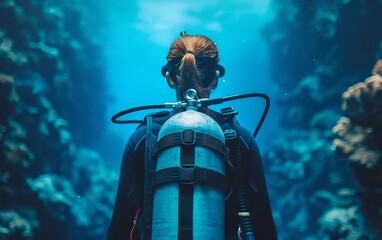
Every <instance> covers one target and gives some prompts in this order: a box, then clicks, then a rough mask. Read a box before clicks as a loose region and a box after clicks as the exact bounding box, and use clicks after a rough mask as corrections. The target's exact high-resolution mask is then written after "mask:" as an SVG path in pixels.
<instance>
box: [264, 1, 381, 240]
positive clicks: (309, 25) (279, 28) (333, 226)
mask: <svg viewBox="0 0 382 240" xmlns="http://www.w3.org/2000/svg"><path fill="white" fill-rule="evenodd" d="M273 7H274V10H275V11H274V13H275V15H274V16H275V17H274V19H273V20H271V21H270V22H269V23H268V24H267V25H266V26H265V27H264V29H263V33H264V37H265V39H266V40H267V43H268V45H269V50H270V54H271V56H272V60H271V62H270V64H271V66H273V68H274V69H277V71H272V74H273V75H272V80H273V82H275V83H276V84H277V85H278V87H279V89H280V95H283V97H282V98H281V99H279V105H280V108H281V110H280V112H281V116H282V118H281V126H282V127H283V128H284V129H285V132H284V136H283V137H282V138H281V139H279V140H277V141H275V143H274V145H273V146H272V150H270V151H268V152H266V153H265V154H264V162H265V164H266V167H267V168H266V169H268V171H267V172H266V174H267V176H268V185H269V188H270V198H271V200H272V207H273V209H274V212H275V215H276V224H277V226H278V230H279V236H280V238H281V239H380V238H381V236H382V233H381V229H382V226H381V222H382V216H381V212H382V211H381V209H382V206H381V203H382V199H381V197H380V195H381V186H382V184H381V179H380V178H381V177H380V176H382V174H381V170H380V169H381V160H380V158H381V154H382V148H381V145H380V143H381V142H382V141H381V140H382V139H381V136H382V134H381V132H380V131H381V130H380V129H381V125H380V124H381V122H382V121H381V112H382V111H381V102H382V100H381V90H380V88H381V84H380V81H379V80H377V79H379V78H380V73H381V68H380V66H381V61H379V62H378V63H377V64H376V65H375V67H374V69H373V74H374V75H373V76H372V77H370V78H369V79H368V80H366V81H365V82H363V83H358V82H359V81H360V79H364V76H367V75H368V72H369V71H370V66H372V65H373V64H374V63H375V62H376V61H377V59H379V58H381V56H382V32H381V31H377V30H376V29H378V28H379V27H378V25H380V22H382V15H381V14H379V12H380V11H382V2H381V1H342V0H335V1H331V2H328V1H323V0H319V1H315V2H304V1H292V2H291V1H289V2H285V1H279V0H276V1H273ZM349 23H352V24H349ZM349 39H352V41H349ZM356 83H358V84H357V85H355V86H354V87H352V88H350V89H349V90H348V91H347V92H346V93H344V92H345V91H346V89H347V88H349V86H351V85H353V84H356ZM343 93H344V94H343ZM341 95H343V97H344V104H343V105H342V107H343V108H344V117H341V118H340V116H341V104H340V103H341V99H340V98H341ZM338 119H340V121H338ZM337 121H338V124H337V126H336V127H335V128H334V129H335V131H336V134H337V135H336V136H334V135H333V132H332V129H333V126H334V125H335V124H336V122H337ZM333 142H334V143H335V151H333V150H334V148H332V143H333ZM336 152H337V153H340V154H339V155H337V154H335V153H336ZM348 160H350V163H351V164H349V161H348ZM344 189H346V191H345V190H344ZM280 195H281V197H280Z"/></svg>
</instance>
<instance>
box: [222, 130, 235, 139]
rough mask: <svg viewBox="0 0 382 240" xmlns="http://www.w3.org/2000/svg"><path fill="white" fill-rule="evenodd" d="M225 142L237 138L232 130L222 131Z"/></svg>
mask: <svg viewBox="0 0 382 240" xmlns="http://www.w3.org/2000/svg"><path fill="white" fill-rule="evenodd" d="M224 137H225V140H232V139H235V138H237V132H236V131H235V130H233V129H227V130H225V131H224Z"/></svg>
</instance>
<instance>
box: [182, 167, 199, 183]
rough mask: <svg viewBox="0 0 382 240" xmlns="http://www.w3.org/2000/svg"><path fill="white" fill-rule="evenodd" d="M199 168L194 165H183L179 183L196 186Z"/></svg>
mask: <svg viewBox="0 0 382 240" xmlns="http://www.w3.org/2000/svg"><path fill="white" fill-rule="evenodd" d="M197 170H198V167H196V166H195V165H192V164H183V165H182V166H180V167H179V183H180V184H195V183H196V179H197V172H198V171H197Z"/></svg>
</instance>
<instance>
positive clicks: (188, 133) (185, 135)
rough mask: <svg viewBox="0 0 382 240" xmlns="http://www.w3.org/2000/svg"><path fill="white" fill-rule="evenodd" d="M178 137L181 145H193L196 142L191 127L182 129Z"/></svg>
mask: <svg viewBox="0 0 382 240" xmlns="http://www.w3.org/2000/svg"><path fill="white" fill-rule="evenodd" d="M180 139H181V141H182V144H183V145H194V144H195V142H196V132H195V131H194V130H192V129H186V130H183V132H182V135H181V138H180Z"/></svg>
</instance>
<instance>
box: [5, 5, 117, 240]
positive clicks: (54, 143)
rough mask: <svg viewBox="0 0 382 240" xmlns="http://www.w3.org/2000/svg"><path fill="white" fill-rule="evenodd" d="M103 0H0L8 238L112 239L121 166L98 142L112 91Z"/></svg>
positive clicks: (6, 227)
mask: <svg viewBox="0 0 382 240" xmlns="http://www.w3.org/2000/svg"><path fill="white" fill-rule="evenodd" d="M97 2H98V1H82V0H75V1H51V0H39V1H37V0H31V1H19V0H3V1H0V106H1V109H0V239H1V240H3V239H4V240H5V239H7V240H8V239H62V240H67V239H105V232H106V229H107V225H108V223H109V221H110V217H111V216H110V215H111V213H112V206H113V204H114V195H113V194H112V193H113V192H114V190H115V188H116V184H117V178H118V174H117V173H116V172H115V171H111V170H109V169H107V167H106V166H105V159H102V157H101V156H100V154H99V153H98V152H96V151H94V150H92V146H93V145H95V144H97V142H95V141H94V139H100V138H102V136H103V134H105V132H104V130H105V129H106V127H105V124H106V121H104V119H106V116H105V108H106V104H107V99H108V98H107V96H106V91H105V89H106V79H105V76H104V69H105V68H104V64H105V62H104V56H103V52H102V45H103V42H104V39H105V36H104V34H103V33H102V28H103V27H104V24H105V22H103V19H102V16H103V15H102V14H101V13H102V8H101V7H100V6H99V5H98V3H97ZM94 15H97V17H94ZM89 136H91V137H89Z"/></svg>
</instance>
